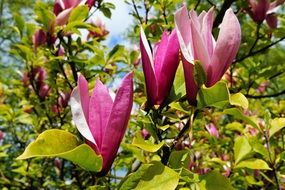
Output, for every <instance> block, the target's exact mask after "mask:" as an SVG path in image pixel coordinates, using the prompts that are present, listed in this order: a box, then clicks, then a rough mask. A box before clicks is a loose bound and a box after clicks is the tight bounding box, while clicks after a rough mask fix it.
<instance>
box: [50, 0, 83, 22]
mask: <svg viewBox="0 0 285 190" xmlns="http://www.w3.org/2000/svg"><path fill="white" fill-rule="evenodd" d="M85 2H86V0H56V1H55V4H54V7H53V13H54V14H55V16H56V20H55V22H56V25H58V26H62V25H65V24H66V23H67V21H68V18H69V15H70V13H71V11H72V10H73V9H74V8H75V7H77V6H78V5H80V4H84V3H85Z"/></svg>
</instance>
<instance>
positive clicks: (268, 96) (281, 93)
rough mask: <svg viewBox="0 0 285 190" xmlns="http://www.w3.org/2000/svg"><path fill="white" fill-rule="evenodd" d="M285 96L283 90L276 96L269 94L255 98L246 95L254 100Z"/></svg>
mask: <svg viewBox="0 0 285 190" xmlns="http://www.w3.org/2000/svg"><path fill="white" fill-rule="evenodd" d="M283 94H285V90H282V91H281V92H278V93H276V94H268V95H259V96H254V95H250V94H248V95H245V96H246V97H247V98H252V99H262V98H273V97H277V96H281V95H283Z"/></svg>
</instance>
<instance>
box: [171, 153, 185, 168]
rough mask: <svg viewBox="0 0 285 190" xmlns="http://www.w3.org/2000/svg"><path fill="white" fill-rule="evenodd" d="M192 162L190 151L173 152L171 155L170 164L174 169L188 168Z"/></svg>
mask: <svg viewBox="0 0 285 190" xmlns="http://www.w3.org/2000/svg"><path fill="white" fill-rule="evenodd" d="M189 162H190V155H189V151H188V150H181V151H173V152H172V153H171V154H170V157H169V161H168V164H169V166H170V167H171V168H173V169H179V168H182V167H185V168H187V166H188V165H189Z"/></svg>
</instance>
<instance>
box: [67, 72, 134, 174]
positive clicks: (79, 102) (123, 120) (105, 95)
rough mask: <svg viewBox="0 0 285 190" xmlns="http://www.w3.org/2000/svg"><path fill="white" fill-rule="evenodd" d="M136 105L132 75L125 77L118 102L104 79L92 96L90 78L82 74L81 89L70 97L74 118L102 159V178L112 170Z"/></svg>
mask: <svg viewBox="0 0 285 190" xmlns="http://www.w3.org/2000/svg"><path fill="white" fill-rule="evenodd" d="M132 104H133V74H132V73H128V74H127V75H126V76H125V77H124V78H123V80H122V83H121V86H120V87H119V89H118V91H117V94H116V97H115V100H114V101H113V100H112V98H111V96H110V94H109V92H108V89H107V87H106V86H104V85H103V84H102V83H101V81H100V80H97V81H96V85H95V88H94V90H93V93H92V95H91V97H90V96H89V91H88V83H87V81H86V79H85V78H84V77H83V76H82V75H80V76H79V77H78V86H77V87H76V88H74V90H73V91H72V94H71V98H70V105H71V112H72V118H73V121H74V123H75V125H76V127H77V129H78V130H79V132H80V133H81V134H82V136H83V137H84V138H85V139H86V141H87V144H89V145H90V146H91V147H92V148H93V149H94V151H95V152H96V153H97V154H100V155H101V156H102V158H103V166H102V170H101V172H100V174H101V175H105V174H106V173H107V172H108V171H109V169H110V167H111V165H112V163H113V161H114V159H115V157H116V153H117V151H118V148H119V146H120V143H121V140H122V138H123V136H124V134H125V131H126V128H127V125H128V120H129V117H130V113H131V109H132Z"/></svg>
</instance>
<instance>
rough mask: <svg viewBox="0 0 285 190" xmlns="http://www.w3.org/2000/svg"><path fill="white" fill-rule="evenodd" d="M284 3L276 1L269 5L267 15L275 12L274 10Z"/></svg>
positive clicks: (279, 0)
mask: <svg viewBox="0 0 285 190" xmlns="http://www.w3.org/2000/svg"><path fill="white" fill-rule="evenodd" d="M284 2H285V0H276V1H273V2H272V3H270V6H269V10H268V11H267V14H271V13H274V12H275V8H277V7H278V6H280V5H282V4H283V3H284Z"/></svg>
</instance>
